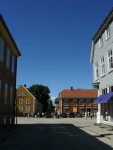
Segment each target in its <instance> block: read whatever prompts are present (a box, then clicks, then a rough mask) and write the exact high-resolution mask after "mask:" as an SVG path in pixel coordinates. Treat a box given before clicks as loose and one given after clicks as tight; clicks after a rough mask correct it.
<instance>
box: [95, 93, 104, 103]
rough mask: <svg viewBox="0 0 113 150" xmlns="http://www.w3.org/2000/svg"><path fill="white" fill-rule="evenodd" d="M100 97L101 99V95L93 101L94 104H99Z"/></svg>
mask: <svg viewBox="0 0 113 150" xmlns="http://www.w3.org/2000/svg"><path fill="white" fill-rule="evenodd" d="M102 97H103V95H100V96H99V97H98V98H97V99H96V100H95V102H94V104H98V103H100V101H101V99H102Z"/></svg>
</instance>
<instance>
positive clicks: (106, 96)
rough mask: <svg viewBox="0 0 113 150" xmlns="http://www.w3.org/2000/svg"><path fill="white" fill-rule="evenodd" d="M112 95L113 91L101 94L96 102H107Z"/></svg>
mask: <svg viewBox="0 0 113 150" xmlns="http://www.w3.org/2000/svg"><path fill="white" fill-rule="evenodd" d="M111 97H113V92H110V93H107V94H103V95H100V96H99V97H98V98H97V99H96V100H95V102H94V104H98V103H107V102H108V101H109V100H110V99H111Z"/></svg>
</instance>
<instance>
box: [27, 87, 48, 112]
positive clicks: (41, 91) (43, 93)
mask: <svg viewBox="0 0 113 150" xmlns="http://www.w3.org/2000/svg"><path fill="white" fill-rule="evenodd" d="M29 91H30V92H31V93H32V94H33V95H34V96H35V98H36V99H37V100H38V101H39V102H40V103H41V104H43V111H44V112H46V111H47V108H48V99H49V98H50V96H49V93H50V90H49V88H48V87H47V86H44V85H40V84H35V85H32V86H31V87H29Z"/></svg>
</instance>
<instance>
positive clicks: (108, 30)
mask: <svg viewBox="0 0 113 150" xmlns="http://www.w3.org/2000/svg"><path fill="white" fill-rule="evenodd" d="M105 36H106V40H108V39H109V38H110V37H111V34H110V27H108V28H107V29H106V30H105Z"/></svg>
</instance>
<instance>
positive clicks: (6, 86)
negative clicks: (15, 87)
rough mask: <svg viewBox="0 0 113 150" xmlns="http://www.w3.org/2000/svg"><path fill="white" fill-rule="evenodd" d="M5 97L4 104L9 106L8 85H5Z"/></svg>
mask: <svg viewBox="0 0 113 150" xmlns="http://www.w3.org/2000/svg"><path fill="white" fill-rule="evenodd" d="M4 94H5V96H4V104H7V98H8V84H7V83H5V93H4Z"/></svg>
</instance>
